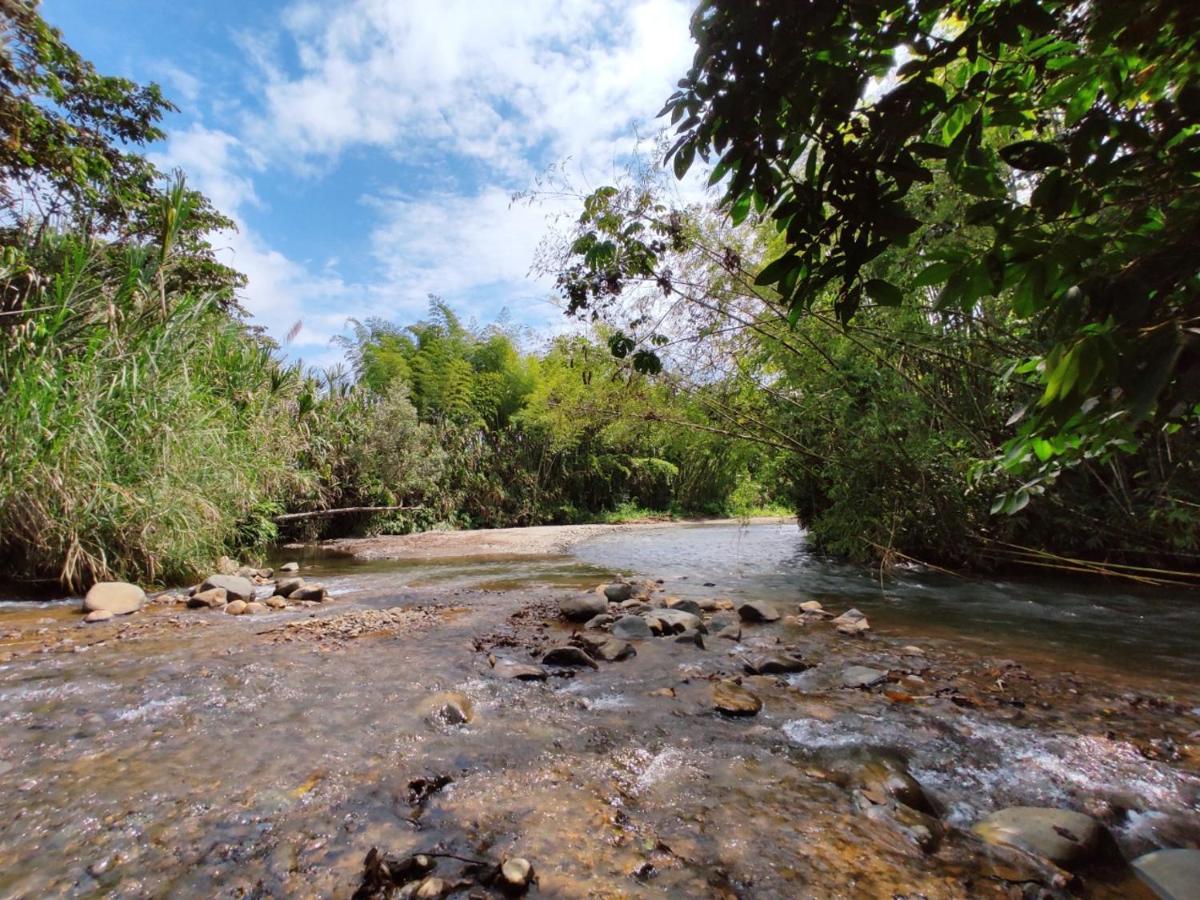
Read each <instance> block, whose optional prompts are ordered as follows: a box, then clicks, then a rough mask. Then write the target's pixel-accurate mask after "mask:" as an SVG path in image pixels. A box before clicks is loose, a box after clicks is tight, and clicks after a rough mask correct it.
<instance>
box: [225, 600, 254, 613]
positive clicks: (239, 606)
mask: <svg viewBox="0 0 1200 900" xmlns="http://www.w3.org/2000/svg"><path fill="white" fill-rule="evenodd" d="M249 605H250V604H249V603H247V602H246V601H245V600H234V601H233V602H232V603H230V604H229V605H228V606H226V607H225V612H227V613H229V615H231V616H244V615H245V614H246V607H247V606H249Z"/></svg>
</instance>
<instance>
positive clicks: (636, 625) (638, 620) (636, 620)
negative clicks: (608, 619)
mask: <svg viewBox="0 0 1200 900" xmlns="http://www.w3.org/2000/svg"><path fill="white" fill-rule="evenodd" d="M612 636H613V637H615V638H620V639H621V640H625V641H631V640H632V641H645V640H649V639H650V638H652V637H654V633H653V632H652V631H651V630H650V625H649V623H648V622H647V621H646V620H645V619H643V618H642V617H641V616H622V617H621V618H619V619H617V621H616V622H614V623H613V627H612Z"/></svg>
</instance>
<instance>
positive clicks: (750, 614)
mask: <svg viewBox="0 0 1200 900" xmlns="http://www.w3.org/2000/svg"><path fill="white" fill-rule="evenodd" d="M737 613H738V616H739V617H740V618H741V620H742V621H743V622H777V621H779V610H777V609H776V608H775V607H774V606H772V605H771V604H770V603H767V602H766V601H765V600H747V601H746V602H745V603H743V604H742V605H741V606H739V607H738V608H737Z"/></svg>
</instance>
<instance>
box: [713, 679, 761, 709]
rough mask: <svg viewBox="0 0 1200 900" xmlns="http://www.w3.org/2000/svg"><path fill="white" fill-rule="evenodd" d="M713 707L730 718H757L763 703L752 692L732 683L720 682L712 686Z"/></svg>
mask: <svg viewBox="0 0 1200 900" xmlns="http://www.w3.org/2000/svg"><path fill="white" fill-rule="evenodd" d="M712 701H713V706H714V707H716V709H717V710H718V711H719V712H723V713H725V714H726V715H730V716H756V715H758V713H759V712H760V711H761V710H762V701H761V700H759V699H758V697H757V696H755V695H754V694H753V693H751V692H750V691H748V690H746V689H745V688H744V687H742V686H741V685H739V684H734V683H733V682H732V681H718V682H716V683H715V684H713V686H712Z"/></svg>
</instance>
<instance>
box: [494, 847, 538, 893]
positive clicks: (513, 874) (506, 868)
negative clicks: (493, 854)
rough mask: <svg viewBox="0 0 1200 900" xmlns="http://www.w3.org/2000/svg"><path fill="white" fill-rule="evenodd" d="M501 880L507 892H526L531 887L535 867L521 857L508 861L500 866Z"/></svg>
mask: <svg viewBox="0 0 1200 900" xmlns="http://www.w3.org/2000/svg"><path fill="white" fill-rule="evenodd" d="M500 880H501V881H502V882H503V887H504V888H505V890H507V891H510V892H513V893H519V892H521V891H524V890H526V889H527V888H528V887H529V882H530V881H532V880H533V866H532V865H530V863H529V860H527V859H522V858H521V857H519V856H516V857H513V858H512V859H506V860H505V861H504V864H503V865H501V866H500Z"/></svg>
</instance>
